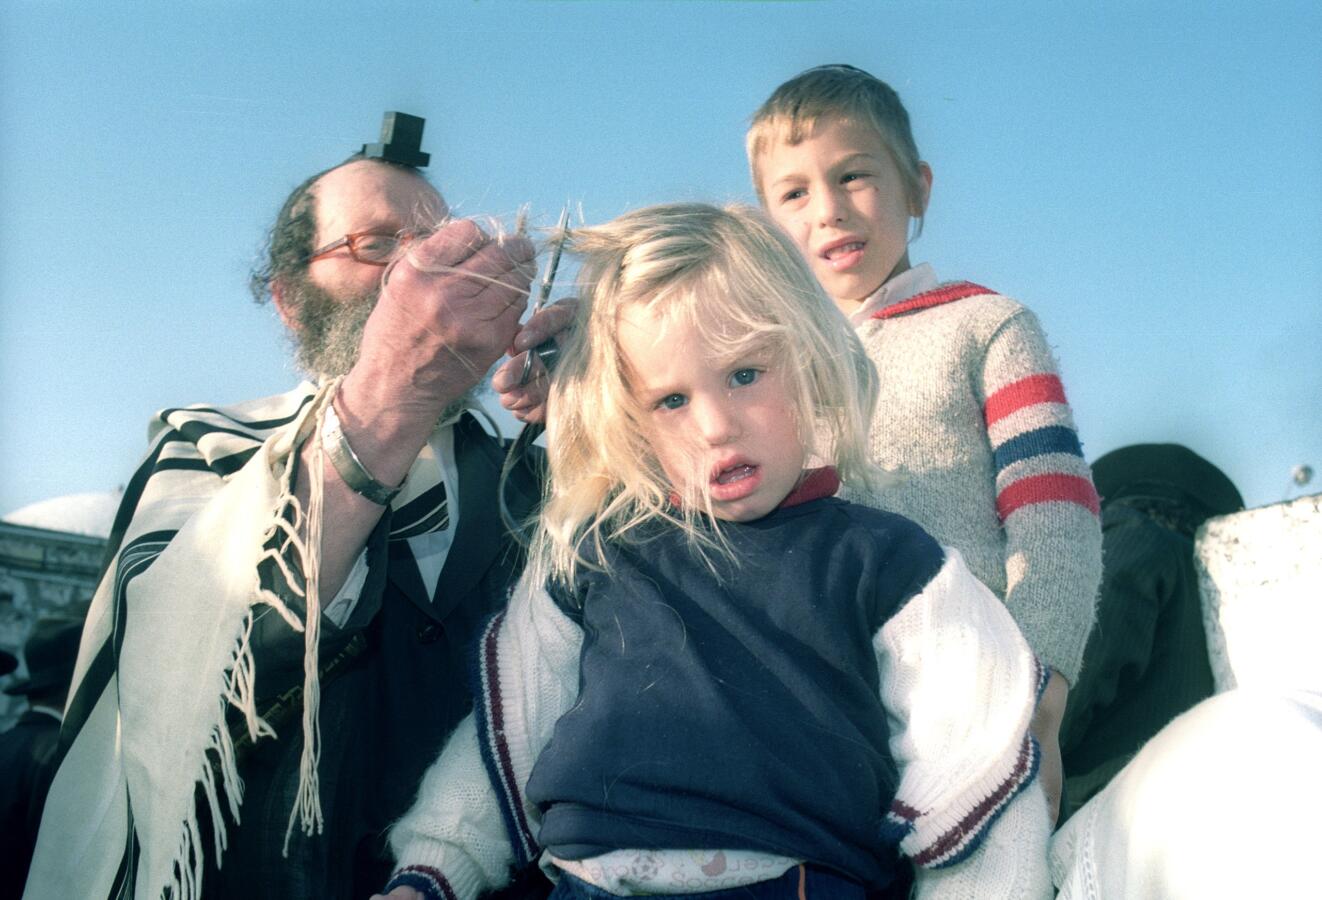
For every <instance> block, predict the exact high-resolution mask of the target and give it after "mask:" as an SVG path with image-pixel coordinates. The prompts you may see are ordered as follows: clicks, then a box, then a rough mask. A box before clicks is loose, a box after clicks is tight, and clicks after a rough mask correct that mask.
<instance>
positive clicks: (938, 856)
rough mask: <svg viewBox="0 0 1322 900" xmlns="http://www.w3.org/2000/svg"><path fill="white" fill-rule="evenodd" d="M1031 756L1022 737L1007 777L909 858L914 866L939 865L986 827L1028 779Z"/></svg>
mask: <svg viewBox="0 0 1322 900" xmlns="http://www.w3.org/2000/svg"><path fill="white" fill-rule="evenodd" d="M1034 755H1035V754H1034V752H1033V739H1032V738H1031V737H1029V736H1027V735H1025V736H1024V741H1023V743H1022V744H1021V745H1020V746H1019V756H1018V757H1017V758H1016V759H1015V764H1014V769H1012V770H1011V772H1010V774H1009V776H1008V777H1007V778H1006V779H1005V780H1004V781H1002V782H1001V783H1000V785H998V786H997V788H996V790H994V791H992V792H991V794H990V795H989V796H988V797H987V798H986V799H984V800H983V801H982V802H981V803H979V804H978V805H977V806H975V807H973V809H972V810H971V811H970V812H969V814H968V815H967V816H965V817H964V818H963V819H961V820H960V821H959V822H958V823H957V824H956V825H955V827H954V828H952V829H950V830H949V831H947V832H946V833H945V834H943V835H941V837H939V838H937V839H936V840H935V841H934V842H933V843H932V844H931V846H929V847H928V848H927V849H926V850H923V851H922V852H921V853H919V854H918V855H916V856H915V857H913V861H914V864H915V865H919V866H929V865H931V864H932V863H935V862H940V861H941V860H942V859H943V858H944V857H946V856H949V855H951V853H952V851H954V850H956V849H957V848H959V847H960V846H961V845H963V844H965V843H967V842H968V841H970V840H972V839H973V838H974V837H975V836H977V834H978V832H980V831H981V830H982V829H983V828H984V827H986V825H987V822H988V820H989V819H990V818H991V816H992V815H993V814H994V813H995V812H996V810H998V809H1000V807H1001V806H1002V805H1003V804H1004V803H1005V802H1006V801H1008V800H1009V799H1010V797H1012V796H1013V795H1014V794H1015V793H1016V792H1017V791H1018V790H1019V788H1020V786H1021V785H1022V784H1023V783H1024V782H1026V781H1027V780H1028V779H1029V778H1030V777H1031V775H1032V772H1033V758H1034Z"/></svg>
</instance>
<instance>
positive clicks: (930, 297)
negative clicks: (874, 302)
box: [872, 281, 995, 319]
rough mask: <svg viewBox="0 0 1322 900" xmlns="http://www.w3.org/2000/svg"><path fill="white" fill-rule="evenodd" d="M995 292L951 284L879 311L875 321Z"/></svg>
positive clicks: (981, 287) (978, 285)
mask: <svg viewBox="0 0 1322 900" xmlns="http://www.w3.org/2000/svg"><path fill="white" fill-rule="evenodd" d="M993 293H995V291H991V290H988V289H987V288H985V287H983V286H982V285H980V284H974V283H973V282H971V281H954V282H951V283H950V284H943V285H941V286H940V287H938V288H933V289H932V290H930V291H923V292H922V293H921V294H914V295H913V296H912V297H910V298H909V299H908V300H901V301H900V302H899V303H896V304H893V305H891V306H887V307H885V308H883V309H879V310H877V311H876V312H874V313H873V314H872V318H874V319H893V318H895V317H896V316H902V315H904V314H905V313H909V312H915V311H916V310H920V309H928V308H929V307H932V306H940V305H942V304H943V303H954V302H955V301H956V300H963V299H964V298H965V297H977V296H979V295H983V294H993Z"/></svg>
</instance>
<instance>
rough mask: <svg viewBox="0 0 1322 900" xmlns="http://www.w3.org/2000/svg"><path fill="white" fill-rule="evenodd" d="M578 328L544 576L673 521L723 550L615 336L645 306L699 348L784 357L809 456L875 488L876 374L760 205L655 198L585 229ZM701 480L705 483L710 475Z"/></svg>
mask: <svg viewBox="0 0 1322 900" xmlns="http://www.w3.org/2000/svg"><path fill="white" fill-rule="evenodd" d="M568 246H569V248H570V249H571V250H572V251H573V252H576V253H578V254H579V255H580V256H581V260H582V265H581V268H580V272H579V285H578V290H579V306H578V310H577V314H576V316H577V323H576V327H575V328H573V329H571V330H570V334H569V337H568V340H567V343H566V345H565V347H564V348H563V352H562V356H561V359H560V362H559V363H558V365H557V367H556V370H555V373H554V375H553V377H552V379H551V391H550V400H549V406H548V410H549V415H548V422H547V446H548V457H549V465H550V478H549V479H548V484H547V493H546V501H545V504H544V505H543V509H542V515H541V522H540V527H539V528H538V531H537V537H536V538H535V539H534V544H533V553H532V565H533V567H534V572H535V576H534V577H537V578H538V579H543V578H547V577H559V578H564V579H572V577H573V575H574V572H575V570H576V568H577V566H578V565H579V564H580V563H581V562H582V561H583V559H584V554H585V553H586V554H587V555H589V556H591V557H593V558H595V559H598V560H600V559H602V558H603V555H602V553H601V549H602V545H603V544H604V543H605V542H606V541H611V540H620V539H626V540H627V539H629V538H630V537H636V536H639V535H640V532H639V531H638V530H637V529H638V527H639V526H641V525H644V524H646V523H649V522H657V521H664V522H669V523H671V524H673V525H676V526H678V527H680V528H682V529H684V530H685V531H686V532H687V534H688V535H689V537H690V539H691V541H692V542H693V543H694V545H695V546H697V547H698V549H699V550H700V551H701V550H709V549H717V548H720V547H721V546H722V540H721V536H720V529H719V526H718V525H717V524H716V522H715V520H711V521H704V519H703V514H704V513H706V514H708V518H710V512H711V498H710V496H709V495H707V494H706V493H705V491H706V486H705V485H703V486H701V487H699V488H697V489H696V491H702V492H703V493H701V494H697V495H696V496H686V497H682V498H680V500H681V502H680V503H679V504H677V505H676V504H673V503H672V502H671V500H672V491H673V490H674V486H673V485H671V484H670V482H669V480H668V479H667V478H666V476H665V473H664V471H663V470H662V468H661V463H660V461H659V460H658V458H657V455H656V453H655V451H654V450H653V449H652V447H651V446H650V444H649V441H648V437H647V427H646V419H645V416H646V414H647V410H645V409H643V408H642V407H641V406H640V404H639V403H638V402H637V400H635V398H634V396H633V393H632V391H631V389H630V372H629V369H628V363H627V360H626V359H625V356H624V354H623V351H622V349H621V346H620V341H619V333H618V326H619V317H620V313H621V311H622V310H624V309H626V308H629V307H632V306H641V307H643V308H645V309H646V310H647V311H648V313H650V314H651V315H652V316H654V317H655V318H657V319H658V320H660V321H661V322H663V323H670V322H675V321H680V322H684V323H687V324H690V325H692V326H693V327H694V328H696V329H697V331H698V333H699V334H700V335H701V336H702V343H703V346H698V347H686V348H682V352H687V353H704V354H710V355H712V356H714V357H715V358H718V359H736V358H746V357H747V356H748V355H753V354H767V353H769V354H771V355H772V357H773V359H774V360H775V361H776V362H777V363H779V364H780V372H781V374H782V376H783V378H784V382H785V384H786V387H787V390H788V392H789V395H790V398H791V402H792V403H793V404H794V406H795V414H796V417H797V421H798V423H799V433H800V436H801V439H802V440H803V443H804V445H805V447H806V448H807V449H808V450H809V452H810V453H813V454H815V455H817V456H819V457H822V458H829V459H831V460H832V461H833V462H834V464H835V465H836V467H837V469H838V470H839V472H840V475H841V477H842V478H844V479H847V480H851V481H854V482H859V481H861V482H862V483H864V484H870V485H875V484H876V483H877V480H878V477H879V475H878V473H877V472H876V470H874V469H873V468H872V466H871V464H870V463H869V462H868V458H867V449H866V448H867V432H868V424H869V422H870V421H871V419H872V411H873V408H874V406H875V405H876V397H877V376H876V372H875V370H874V368H873V366H872V363H871V362H870V361H869V360H868V357H867V354H866V353H865V352H864V350H863V347H862V345H861V344H860V343H859V340H858V338H857V336H855V334H854V331H853V329H852V328H851V327H850V326H849V323H848V322H847V321H846V320H845V318H844V317H843V316H842V315H841V314H840V312H839V311H838V310H837V309H836V307H835V305H834V304H833V303H832V302H831V301H830V299H829V298H828V297H827V296H826V294H825V293H823V291H822V289H821V287H820V286H819V285H818V283H817V279H816V278H814V277H813V275H812V273H811V271H809V269H808V267H807V265H806V264H805V263H804V261H803V258H802V256H801V255H800V254H799V253H798V251H797V250H796V249H795V247H794V245H793V244H792V243H791V242H790V241H789V239H788V238H787V237H786V236H785V235H784V234H783V233H782V232H781V231H780V229H779V228H777V227H776V226H775V225H774V224H773V223H772V222H771V221H770V220H769V219H768V218H767V217H766V216H765V214H764V213H762V212H761V211H760V210H757V209H755V208H753V207H749V206H740V205H731V206H726V207H715V206H709V205H706V204H699V203H675V204H665V205H661V206H653V207H649V208H646V209H640V210H637V211H635V212H631V213H627V214H625V215H623V216H621V217H620V218H618V219H615V220H614V221H612V222H609V223H607V224H605V225H601V226H598V227H595V228H583V229H578V230H576V231H575V232H573V234H572V235H571V236H570V238H569V245H568ZM700 481H701V479H700Z"/></svg>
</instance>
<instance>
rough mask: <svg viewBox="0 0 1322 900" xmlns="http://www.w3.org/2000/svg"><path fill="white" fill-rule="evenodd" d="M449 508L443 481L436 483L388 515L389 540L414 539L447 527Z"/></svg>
mask: <svg viewBox="0 0 1322 900" xmlns="http://www.w3.org/2000/svg"><path fill="white" fill-rule="evenodd" d="M449 523H450V506H449V503H448V502H447V500H446V496H445V481H444V479H443V478H442V480H441V481H438V482H436V484H434V485H432V486H431V487H430V488H428V489H427V490H425V491H423V492H422V493H421V494H419V495H418V496H417V497H414V498H413V499H412V500H410V501H409V502H408V503H406V504H405V505H404V506H402V507H401V508H399V509H397V510H394V511H392V512H391V514H390V540H392V541H398V540H402V539H404V538H411V537H416V536H417V535H420V534H426V533H427V532H429V531H439V530H441V529H443V528H446V527H448V526H449Z"/></svg>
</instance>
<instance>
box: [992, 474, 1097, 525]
mask: <svg viewBox="0 0 1322 900" xmlns="http://www.w3.org/2000/svg"><path fill="white" fill-rule="evenodd" d="M1055 500H1059V501H1063V502H1065V503H1077V504H1079V506H1082V507H1084V508H1086V509H1087V510H1088V511H1089V512H1091V513H1092V514H1093V515H1094V516H1100V515H1101V504H1100V503H1099V502H1098V499H1097V490H1096V488H1094V487H1093V486H1092V482H1091V481H1089V480H1088V479H1087V478H1081V477H1080V476H1078V475H1062V474H1058V473H1057V474H1047V475H1030V476H1029V477H1027V478H1021V479H1019V480H1018V481H1016V482H1014V483H1013V484H1010V485H1007V486H1006V488H1005V490H1003V491H1001V492H1000V493H999V494H997V495H996V512H997V514H998V515H1000V517H1001V521H1002V522H1004V521H1005V520H1006V519H1008V518H1010V513H1012V512H1014V511H1015V510H1017V509H1021V508H1022V507H1025V506H1028V505H1030V504H1033V503H1050V502H1052V501H1055Z"/></svg>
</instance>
